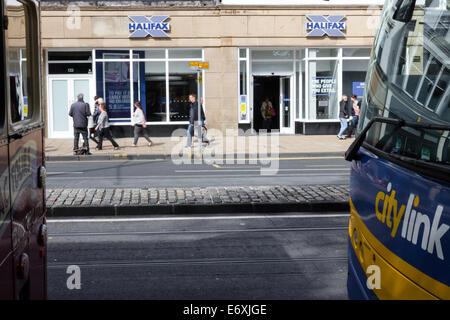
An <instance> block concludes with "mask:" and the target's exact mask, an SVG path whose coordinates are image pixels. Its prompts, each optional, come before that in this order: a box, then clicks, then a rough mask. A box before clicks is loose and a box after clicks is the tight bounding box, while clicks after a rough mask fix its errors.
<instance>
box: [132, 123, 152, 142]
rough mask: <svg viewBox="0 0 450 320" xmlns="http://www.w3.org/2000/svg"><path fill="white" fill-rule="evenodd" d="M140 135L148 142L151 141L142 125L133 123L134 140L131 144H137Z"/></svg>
mask: <svg viewBox="0 0 450 320" xmlns="http://www.w3.org/2000/svg"><path fill="white" fill-rule="evenodd" d="M140 136H143V137H144V138H145V139H146V140H147V141H148V143H150V142H152V140H150V138H149V136H148V134H147V131H146V130H145V128H144V127H143V126H139V125H134V142H133V144H137V142H138V139H139V137H140Z"/></svg>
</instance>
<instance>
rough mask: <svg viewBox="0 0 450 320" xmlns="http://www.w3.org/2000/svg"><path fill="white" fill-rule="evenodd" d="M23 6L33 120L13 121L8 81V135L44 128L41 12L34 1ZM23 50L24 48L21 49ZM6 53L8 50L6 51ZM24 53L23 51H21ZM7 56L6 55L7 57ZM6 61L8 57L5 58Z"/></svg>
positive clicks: (28, 84) (28, 86) (29, 93)
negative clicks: (41, 74)
mask: <svg viewBox="0 0 450 320" xmlns="http://www.w3.org/2000/svg"><path fill="white" fill-rule="evenodd" d="M20 3H22V5H23V8H24V13H25V17H26V18H25V34H26V38H25V49H26V51H27V58H26V60H27V77H28V79H30V82H28V83H27V90H28V107H29V108H30V106H31V108H33V109H32V115H31V118H28V119H24V120H21V121H17V122H13V121H12V119H11V112H10V108H11V101H10V97H9V92H10V86H9V81H7V84H6V86H5V87H6V89H7V95H6V100H7V102H6V103H5V106H6V108H7V110H8V112H7V113H8V117H7V118H8V135H11V134H13V133H21V132H25V131H28V130H30V129H32V128H34V127H42V126H44V122H43V120H42V110H41V105H42V100H41V94H40V93H41V85H40V72H41V71H40V67H41V60H40V59H39V57H40V55H39V52H40V37H39V34H40V28H39V27H40V25H39V12H38V10H39V9H38V4H36V3H35V2H34V1H30V2H20ZM7 33H8V32H7V31H6V32H5V49H8V45H7V41H8V40H7V39H8V38H7ZM20 49H22V48H20ZM5 52H6V50H5ZM20 52H22V50H20ZM5 56H6V55H5ZM5 59H6V57H5ZM20 59H21V60H20V61H19V63H20V66H21V62H22V54H20ZM5 71H7V72H5V73H6V74H7V73H9V68H8V63H6V65H5ZM20 76H21V77H22V71H21V70H20Z"/></svg>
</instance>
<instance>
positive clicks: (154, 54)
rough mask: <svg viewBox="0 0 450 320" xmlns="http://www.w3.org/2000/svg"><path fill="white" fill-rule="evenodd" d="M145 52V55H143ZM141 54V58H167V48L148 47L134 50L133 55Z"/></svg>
mask: <svg viewBox="0 0 450 320" xmlns="http://www.w3.org/2000/svg"><path fill="white" fill-rule="evenodd" d="M142 53H143V56H142ZM135 54H139V57H140V58H145V59H165V58H166V49H146V50H133V55H135Z"/></svg>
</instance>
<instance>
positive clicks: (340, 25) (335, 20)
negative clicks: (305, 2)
mask: <svg viewBox="0 0 450 320" xmlns="http://www.w3.org/2000/svg"><path fill="white" fill-rule="evenodd" d="M306 17H307V18H308V19H309V20H310V21H311V22H307V23H306V30H312V31H311V32H309V33H308V34H307V35H306V36H307V37H321V36H323V35H324V34H326V35H328V36H329V37H345V34H344V33H343V32H342V31H345V22H341V20H342V19H344V18H345V16H344V15H336V16H328V18H327V17H325V16H320V15H307V16H306Z"/></svg>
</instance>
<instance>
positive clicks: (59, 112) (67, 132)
mask: <svg viewBox="0 0 450 320" xmlns="http://www.w3.org/2000/svg"><path fill="white" fill-rule="evenodd" d="M91 79H92V78H91V77H73V78H67V77H66V76H65V77H58V76H54V77H49V79H48V95H47V98H48V102H49V109H48V124H49V126H48V130H49V137H50V138H71V137H73V121H72V118H71V117H69V110H70V106H71V105H72V103H74V102H75V101H76V100H77V95H78V94H79V93H82V94H83V95H84V102H87V103H89V106H90V107H91V113H92V111H93V103H94V102H93V97H94V93H93V92H94V89H93V81H92V80H91Z"/></svg>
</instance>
